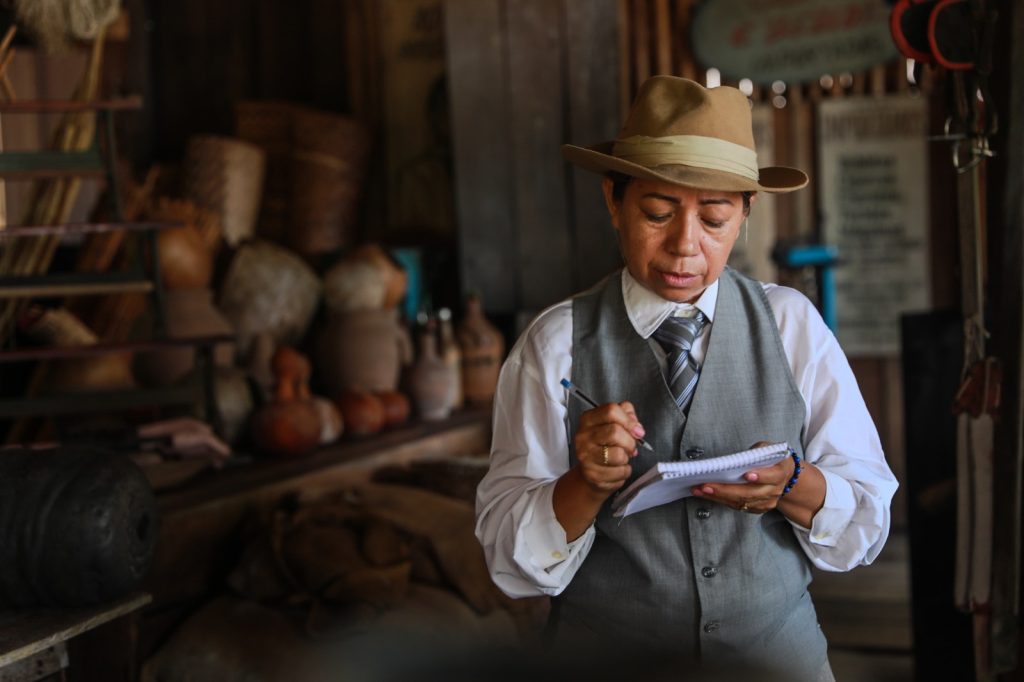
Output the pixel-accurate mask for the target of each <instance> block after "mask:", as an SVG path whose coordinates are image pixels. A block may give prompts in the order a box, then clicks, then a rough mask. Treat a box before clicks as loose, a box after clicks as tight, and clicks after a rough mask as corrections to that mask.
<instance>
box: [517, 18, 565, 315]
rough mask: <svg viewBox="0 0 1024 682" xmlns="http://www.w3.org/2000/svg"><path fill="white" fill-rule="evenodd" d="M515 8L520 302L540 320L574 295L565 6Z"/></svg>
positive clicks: (522, 306)
mask: <svg viewBox="0 0 1024 682" xmlns="http://www.w3.org/2000/svg"><path fill="white" fill-rule="evenodd" d="M508 7H509V10H510V11H509V12H508V14H507V28H508V54H509V57H508V70H509V74H508V88H509V91H510V92H512V93H514V96H512V97H510V98H509V100H510V101H509V119H510V121H509V123H510V127H511V130H510V133H511V134H510V137H511V140H512V145H511V150H510V151H511V153H512V167H513V186H514V188H515V203H516V222H515V233H516V236H517V238H518V255H519V276H520V299H519V303H520V307H521V308H523V309H524V310H525V311H528V312H531V313H532V312H539V311H540V310H541V309H543V308H546V307H547V306H549V305H551V304H552V303H556V302H558V301H560V300H562V299H563V298H565V297H567V296H569V295H570V294H572V293H573V281H572V280H573V278H572V269H571V263H572V251H571V242H570V229H571V228H570V224H569V207H568V200H567V198H566V174H565V162H564V161H563V160H562V156H561V154H560V153H559V147H560V146H561V144H562V143H563V142H564V141H565V127H564V115H565V88H564V83H563V78H562V76H563V68H562V67H563V61H562V60H563V47H562V5H561V4H560V3H555V2H551V1H550V0H516V2H514V3H511V4H510V5H509V6H508ZM511 10H514V11H511Z"/></svg>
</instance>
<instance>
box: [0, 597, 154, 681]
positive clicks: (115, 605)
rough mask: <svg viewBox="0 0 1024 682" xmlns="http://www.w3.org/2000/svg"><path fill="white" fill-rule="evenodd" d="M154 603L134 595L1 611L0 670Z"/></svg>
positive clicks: (146, 598) (147, 598) (148, 598)
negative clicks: (74, 605)
mask: <svg viewBox="0 0 1024 682" xmlns="http://www.w3.org/2000/svg"><path fill="white" fill-rule="evenodd" d="M150 601H151V597H150V596H149V595H148V594H133V595H131V596H128V597H124V598H122V599H119V600H117V601H114V602H112V603H109V604H101V605H99V606H91V607H82V608H71V609H58V608H45V609H18V610H14V611H4V612H0V668H2V667H4V666H7V665H10V664H11V663H15V662H16V661H20V660H22V659H24V658H27V657H29V656H32V655H34V654H37V653H39V652H41V651H44V650H45V649H48V648H49V647H51V646H54V645H55V644H58V643H60V642H66V641H67V640H69V639H71V638H72V637H76V636H78V635H80V634H82V633H83V632H88V631H89V630H92V629H93V628H96V627H99V626H100V625H103V624H104V623H108V622H110V621H112V620H114V619H115V618H120V617H121V616H124V615H126V614H129V613H131V612H133V611H136V610H138V609H140V608H142V607H143V606H145V605H146V604H148V603H149V602H150Z"/></svg>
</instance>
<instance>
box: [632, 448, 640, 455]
mask: <svg viewBox="0 0 1024 682" xmlns="http://www.w3.org/2000/svg"><path fill="white" fill-rule="evenodd" d="M639 454H640V452H639V451H638V450H637V449H636V448H633V456H634V457H636V456H637V455H639Z"/></svg>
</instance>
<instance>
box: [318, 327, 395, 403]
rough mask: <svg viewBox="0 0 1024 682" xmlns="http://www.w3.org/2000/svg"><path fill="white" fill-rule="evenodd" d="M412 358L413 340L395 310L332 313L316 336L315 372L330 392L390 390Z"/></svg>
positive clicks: (335, 393) (336, 393) (332, 393)
mask: <svg viewBox="0 0 1024 682" xmlns="http://www.w3.org/2000/svg"><path fill="white" fill-rule="evenodd" d="M411 359H412V342H411V341H410V340H409V333H408V332H407V331H406V329H405V327H404V326H403V325H402V324H401V323H400V322H399V319H398V311H397V310H364V311H360V312H354V313H349V314H347V315H334V316H331V318H330V319H329V320H328V322H327V325H326V327H325V328H324V329H323V331H322V332H321V333H320V334H319V336H318V338H317V372H318V376H319V379H320V381H321V382H322V383H323V384H324V386H325V387H326V388H327V390H328V394H329V395H339V394H341V393H342V392H344V391H346V390H348V389H351V388H361V389H364V390H367V391H372V392H377V391H393V390H395V388H397V386H398V379H399V375H400V374H401V371H402V366H403V365H406V364H408V363H409V362H410V360H411Z"/></svg>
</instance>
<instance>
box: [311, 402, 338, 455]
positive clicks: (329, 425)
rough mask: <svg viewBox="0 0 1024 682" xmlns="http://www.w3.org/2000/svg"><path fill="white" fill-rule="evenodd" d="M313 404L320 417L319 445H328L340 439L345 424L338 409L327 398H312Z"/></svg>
mask: <svg viewBox="0 0 1024 682" xmlns="http://www.w3.org/2000/svg"><path fill="white" fill-rule="evenodd" d="M313 404H314V405H316V411H317V413H318V414H319V415H320V445H328V444H329V443H333V442H334V441H336V440H338V439H339V438H341V434H342V432H343V431H344V430H345V423H344V422H343V421H342V419H341V412H339V411H338V407H337V406H336V405H335V404H334V403H332V402H331V401H330V400H328V399H327V398H321V397H320V396H313Z"/></svg>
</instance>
